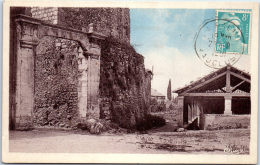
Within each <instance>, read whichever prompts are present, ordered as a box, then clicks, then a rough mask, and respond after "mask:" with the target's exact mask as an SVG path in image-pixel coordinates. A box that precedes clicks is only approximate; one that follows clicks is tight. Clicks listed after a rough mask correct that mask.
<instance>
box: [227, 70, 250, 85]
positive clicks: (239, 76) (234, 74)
mask: <svg viewBox="0 0 260 165" xmlns="http://www.w3.org/2000/svg"><path fill="white" fill-rule="evenodd" d="M230 74H231V75H233V76H235V77H237V78H240V79H242V80H244V81H246V82H248V83H251V80H249V79H247V78H245V77H243V76H241V75H239V74H237V73H234V72H230Z"/></svg>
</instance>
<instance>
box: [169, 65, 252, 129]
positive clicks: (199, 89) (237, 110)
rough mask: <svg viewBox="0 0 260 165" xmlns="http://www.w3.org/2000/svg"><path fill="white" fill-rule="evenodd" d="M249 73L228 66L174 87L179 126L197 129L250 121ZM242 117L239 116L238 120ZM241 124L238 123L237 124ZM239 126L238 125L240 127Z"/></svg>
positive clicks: (245, 123) (248, 122) (246, 124)
mask: <svg viewBox="0 0 260 165" xmlns="http://www.w3.org/2000/svg"><path fill="white" fill-rule="evenodd" d="M250 79H251V77H250V75H249V74H248V73H245V72H243V71H241V70H239V69H237V68H234V67H232V66H230V65H227V66H226V67H223V68H221V69H219V70H217V71H215V72H213V73H211V74H209V75H207V76H205V77H203V78H201V79H199V80H198V81H196V82H193V83H191V84H189V85H187V86H185V87H183V88H181V89H178V90H175V91H174V93H177V94H178V105H179V106H180V107H181V110H180V111H181V113H182V117H183V118H180V119H179V120H180V121H181V123H183V125H189V124H191V123H193V122H197V125H198V126H199V128H200V129H207V127H229V126H230V127H233V126H234V125H235V126H236V125H238V124H239V123H240V122H241V121H242V120H243V121H245V122H244V126H248V125H249V124H250V113H251V101H250V82H251V81H250ZM241 118H242V119H241ZM240 124H241V123H240ZM241 127H242V126H241Z"/></svg>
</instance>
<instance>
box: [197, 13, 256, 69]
mask: <svg viewBox="0 0 260 165" xmlns="http://www.w3.org/2000/svg"><path fill="white" fill-rule="evenodd" d="M215 14H216V18H213V19H208V20H205V22H204V23H203V24H202V25H201V26H200V28H199V30H198V32H197V34H196V36H195V44H194V48H195V52H196V54H197V56H198V57H199V58H200V60H202V61H203V62H204V64H205V65H207V66H209V67H212V68H221V67H224V66H225V65H227V64H230V65H234V64H235V63H236V62H238V61H239V59H240V58H241V55H248V54H249V53H250V43H251V41H250V35H251V33H250V31H251V30H250V29H251V26H252V25H251V19H252V18H251V11H250V10H216V11H215ZM206 38H207V39H206Z"/></svg>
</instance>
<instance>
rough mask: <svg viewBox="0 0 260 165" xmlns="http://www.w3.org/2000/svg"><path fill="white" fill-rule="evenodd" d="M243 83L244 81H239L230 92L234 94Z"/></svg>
mask: <svg viewBox="0 0 260 165" xmlns="http://www.w3.org/2000/svg"><path fill="white" fill-rule="evenodd" d="M244 82H245V80H244V81H241V82H240V83H238V84H237V85H235V86H234V87H233V88H232V92H234V91H235V90H236V89H237V88H238V87H239V86H240V85H241V84H243V83H244Z"/></svg>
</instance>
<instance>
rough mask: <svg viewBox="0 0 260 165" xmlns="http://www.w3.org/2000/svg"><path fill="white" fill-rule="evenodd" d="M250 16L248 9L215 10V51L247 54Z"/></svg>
mask: <svg viewBox="0 0 260 165" xmlns="http://www.w3.org/2000/svg"><path fill="white" fill-rule="evenodd" d="M250 17H251V13H250V12H249V11H242V10H241V11H234V10H233V11H232V10H217V19H216V22H217V23H216V31H217V32H216V33H217V35H216V48H215V50H216V53H225V54H231V53H234V54H244V55H247V54H248V49H249V47H250V45H249V43H250V42H249V41H250V27H251V25H250V20H251V18H250Z"/></svg>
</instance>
